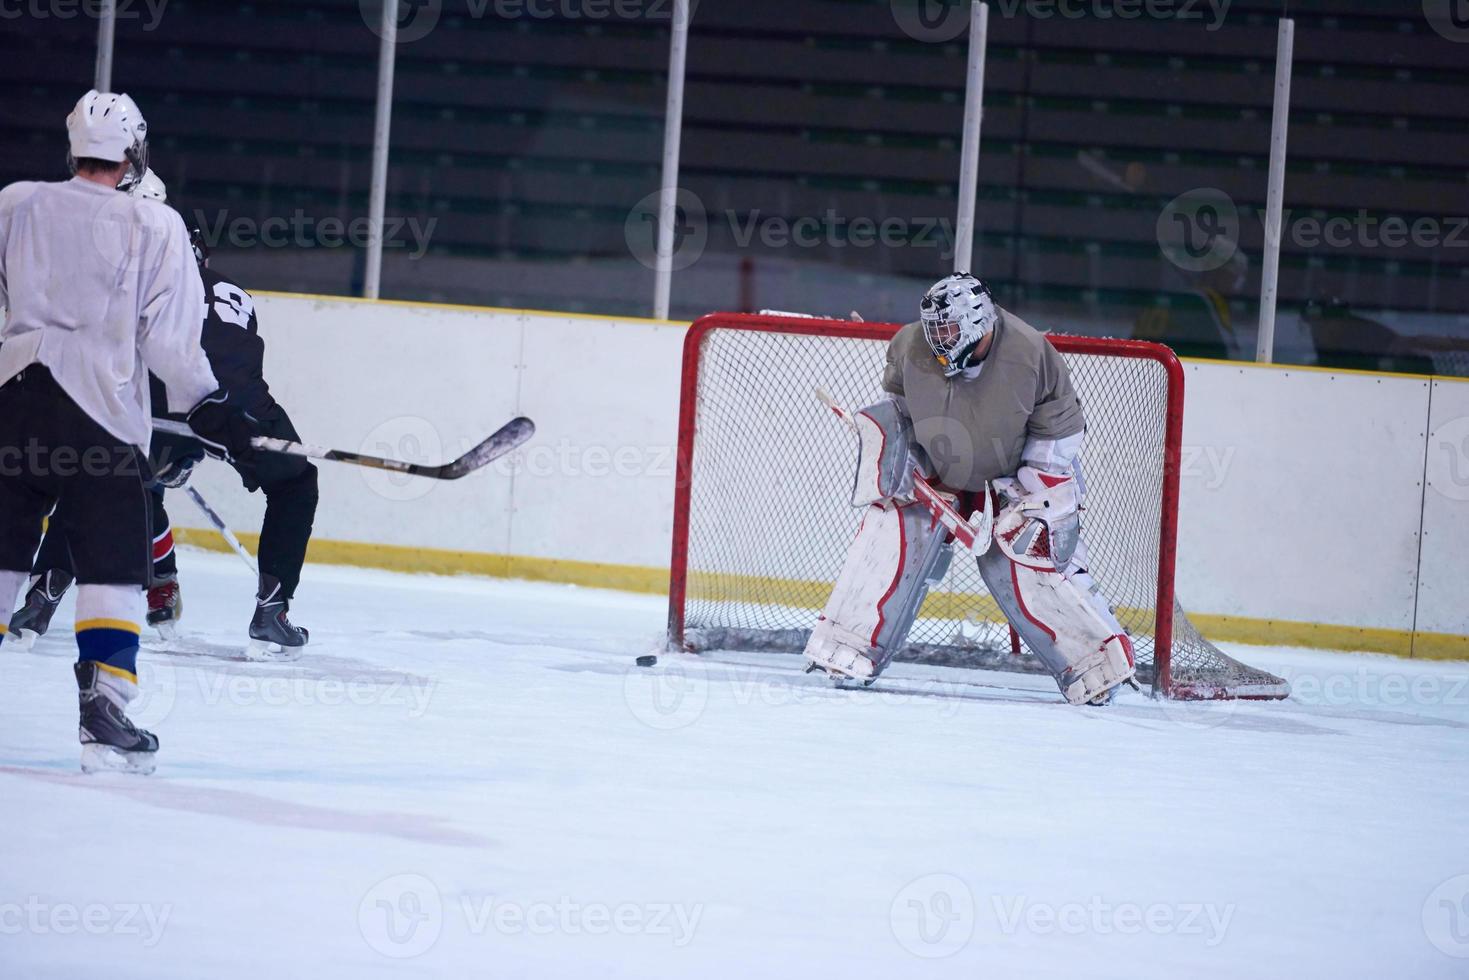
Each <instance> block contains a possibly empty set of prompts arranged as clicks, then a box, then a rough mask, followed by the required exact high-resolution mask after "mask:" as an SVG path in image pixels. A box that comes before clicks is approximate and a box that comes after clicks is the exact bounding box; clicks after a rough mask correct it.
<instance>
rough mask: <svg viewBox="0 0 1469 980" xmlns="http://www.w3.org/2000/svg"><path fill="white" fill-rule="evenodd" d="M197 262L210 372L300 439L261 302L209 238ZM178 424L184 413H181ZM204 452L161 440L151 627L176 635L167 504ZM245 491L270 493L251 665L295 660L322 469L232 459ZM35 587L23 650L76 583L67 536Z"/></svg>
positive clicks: (23, 621) (242, 401) (52, 548)
mask: <svg viewBox="0 0 1469 980" xmlns="http://www.w3.org/2000/svg"><path fill="white" fill-rule="evenodd" d="M135 193H136V194H137V195H138V196H143V197H148V198H152V199H154V200H158V201H165V200H166V199H167V198H166V191H165V190H164V187H163V184H162V182H161V181H159V180H157V178H156V177H155V176H153V174H152V173H151V171H150V172H149V174H148V178H147V179H145V181H143V182H142V183H140V185H139V187H138V188H137V190H136V191H135ZM191 238H192V243H193V247H194V254H195V258H196V260H197V262H198V265H199V273H200V277H201V278H202V280H203V283H204V298H205V303H206V307H207V313H206V316H205V319H204V329H203V335H202V339H203V346H204V352H205V354H206V355H207V356H208V359H209V364H210V367H211V368H212V369H213V370H214V373H215V376H216V377H217V378H219V380H220V384H221V385H222V386H224V387H225V388H227V389H228V390H229V391H230V400H231V403H232V404H234V405H237V406H239V407H240V408H241V409H242V410H243V411H244V412H246V413H247V414H248V415H249V417H250V418H251V419H252V420H253V424H254V425H255V426H256V428H257V429H258V431H259V432H260V433H261V434H263V435H266V436H270V437H272V438H278V439H289V440H291V441H293V442H296V441H299V440H300V436H299V435H298V434H297V432H296V429H295V427H294V426H293V425H292V423H291V420H290V417H289V416H288V415H287V414H286V411H285V409H283V408H282V407H281V406H280V405H279V404H278V403H277V402H276V401H275V399H274V398H273V397H272V396H271V393H270V386H269V385H268V384H267V383H266V381H265V377H264V359H265V343H264V341H263V340H262V339H261V338H260V333H259V324H258V322H257V319H256V315H255V303H254V300H253V298H252V297H251V296H250V294H249V293H248V292H247V291H246V290H245V289H244V288H243V287H241V286H240V285H239V284H238V283H236V282H234V281H233V280H231V279H228V278H227V277H225V276H223V275H221V274H219V273H218V272H216V271H214V270H212V269H210V268H209V250H208V246H207V244H206V243H205V242H204V240H203V236H202V234H200V233H199V231H198V230H197V229H195V230H194V231H193V232H192V234H191ZM153 385H154V390H153V396H154V402H153V404H154V410H155V414H157V415H159V416H164V417H167V416H166V411H167V406H166V402H165V400H164V398H163V395H164V392H163V390H162V385H161V383H160V382H158V380H157V379H156V378H155V379H154V380H153ZM174 417H175V418H177V416H174ZM204 452H205V448H204V446H203V445H202V444H200V443H198V442H195V441H193V440H188V439H181V438H178V437H172V436H165V435H162V434H158V435H155V436H154V441H153V452H152V457H153V460H152V461H153V467H154V470H155V471H156V473H157V475H158V480H157V482H156V483H155V485H154V487H153V501H152V507H153V560H154V566H153V582H152V587H151V588H150V589H149V592H148V622H149V624H150V625H152V626H154V627H155V628H157V629H158V630H159V631H160V632H161V633H163V634H164V635H165V636H171V635H172V632H173V627H174V624H175V622H176V620H177V619H178V618H179V616H180V615H181V613H182V608H183V607H182V601H181V592H180V589H179V585H178V579H177V564H176V560H175V558H174V554H173V537H172V532H171V529H170V526H169V521H168V514H167V511H166V510H165V509H164V506H163V492H164V488H165V487H172V488H177V487H181V486H183V485H184V484H185V483H186V482H187V481H188V478H189V474H190V471H191V470H192V468H193V465H194V464H195V463H196V462H197V461H198V460H199V459H200V458H201V457H202V456H203V455H204ZM231 463H232V465H233V466H234V467H235V470H236V471H237V472H238V473H239V475H240V479H241V480H242V482H243V483H244V485H245V488H246V489H247V490H249V491H251V492H252V493H253V492H254V491H256V490H263V491H264V493H265V498H266V508H265V521H264V524H263V526H262V527H261V531H260V548H259V554H258V555H257V559H258V562H259V565H260V582H259V590H258V592H257V594H256V605H255V613H254V616H253V617H252V618H251V622H250V644H249V648H248V651H247V655H248V656H249V657H250V659H252V660H295V659H297V658H298V657H299V656H300V654H301V648H302V647H304V646H305V645H306V642H307V640H308V639H309V633H308V631H307V630H305V629H302V628H300V627H297V626H295V625H293V624H292V623H291V621H290V618H289V611H290V602H291V600H292V598H293V597H294V596H295V592H296V587H297V585H298V584H299V583H300V580H301V567H302V565H303V564H304V563H305V560H306V549H307V545H308V543H309V542H310V539H311V530H312V525H313V522H314V521H315V517H316V504H317V497H318V491H317V471H316V467H315V466H313V465H312V464H311V463H310V462H309V461H307V460H305V459H302V458H301V457H299V456H287V455H283V454H277V453H258V454H255V455H253V456H252V457H251V458H250V459H249V460H247V461H236V460H232V461H231ZM32 574H33V584H32V587H31V590H30V592H29V593H28V594H27V596H26V603H25V605H24V607H23V608H22V609H21V610H20V612H18V613H17V614H16V616H15V617H14V618H13V619H12V620H11V623H10V632H11V633H12V634H14V635H15V636H16V637H17V638H19V640H20V642H21V643H22V644H23V645H29V644H30V643H33V642H34V640H35V637H36V636H39V635H41V634H44V633H45V632H46V629H47V628H48V626H49V624H50V619H51V615H52V613H53V612H54V611H55V609H56V606H57V604H58V603H59V602H60V600H61V597H62V595H64V594H65V591H66V586H67V585H68V584H69V581H70V569H69V562H68V554H67V545H66V542H65V540H64V538H62V537H61V536H59V535H54V534H52V535H48V536H47V540H46V541H45V543H44V544H43V546H42V549H41V552H40V554H39V555H37V558H36V564H35V567H34V569H33V572H32Z"/></svg>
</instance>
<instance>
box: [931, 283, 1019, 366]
mask: <svg viewBox="0 0 1469 980" xmlns="http://www.w3.org/2000/svg"><path fill="white" fill-rule="evenodd" d="M918 315H919V318H920V319H921V320H922V322H923V337H924V339H925V340H927V341H928V346H929V348H930V349H931V350H932V351H933V356H934V357H936V358H938V362H939V365H940V366H942V367H943V369H944V377H947V378H952V377H953V376H954V375H956V374H958V373H959V372H961V371H963V370H964V369H965V368H966V367H968V366H969V363H970V361H971V359H972V358H973V356H974V349H975V348H976V347H978V346H979V344H980V342H981V341H983V340H984V338H986V337H988V336H989V335H990V334H992V333H994V331H995V324H996V323H998V322H999V318H1000V317H999V313H997V312H996V310H995V301H994V297H993V296H991V295H990V288H989V287H988V286H986V285H985V284H984V283H982V282H980V281H979V280H978V279H976V278H974V277H973V276H971V275H970V274H969V273H967V272H960V273H956V274H954V275H952V276H949V277H948V278H947V279H940V280H939V281H938V282H937V283H935V284H934V285H933V288H931V289H930V290H929V291H928V292H927V293H925V294H924V296H923V302H922V304H920V306H919V311H918Z"/></svg>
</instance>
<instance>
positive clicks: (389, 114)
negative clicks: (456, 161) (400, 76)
mask: <svg viewBox="0 0 1469 980" xmlns="http://www.w3.org/2000/svg"><path fill="white" fill-rule="evenodd" d="M378 33H379V35H380V36H381V38H382V43H381V44H380V45H379V46H378V54H377V120H376V122H375V123H374V124H373V128H372V190H371V192H370V194H369V197H368V205H367V236H368V237H367V273H366V276H365V277H364V282H363V287H362V295H363V296H365V297H367V298H368V299H377V298H378V295H379V293H381V291H382V282H383V221H384V218H385V212H386V210H387V201H388V143H389V141H390V138H391V133H392V124H393V67H394V65H395V63H396V61H397V57H398V0H383V21H382V26H381V28H380V29H379V32H378Z"/></svg>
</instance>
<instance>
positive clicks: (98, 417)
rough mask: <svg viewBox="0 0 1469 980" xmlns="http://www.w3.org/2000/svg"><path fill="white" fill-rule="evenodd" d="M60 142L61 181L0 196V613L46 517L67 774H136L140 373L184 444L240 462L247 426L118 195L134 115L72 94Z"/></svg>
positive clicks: (161, 220) (187, 268)
mask: <svg viewBox="0 0 1469 980" xmlns="http://www.w3.org/2000/svg"><path fill="white" fill-rule="evenodd" d="M66 126H67V136H68V140H69V143H70V149H71V153H70V163H71V166H72V171H73V173H74V174H75V176H74V177H73V178H72V179H71V180H68V181H63V182H54V183H42V182H31V181H23V182H20V183H15V184H11V185H9V186H8V187H5V188H4V189H3V190H0V306H4V307H5V308H6V315H5V321H4V325H3V327H0V606H3V608H4V609H5V611H6V612H7V613H8V612H9V610H11V609H14V608H15V600H16V598H17V596H18V595H19V593H20V591H21V588H22V587H23V586H24V585H25V583H26V579H27V576H28V573H29V570H30V566H31V558H32V556H33V555H34V554H35V551H36V547H37V545H38V544H39V543H40V539H41V531H42V522H43V520H44V519H45V518H46V516H47V515H48V514H52V513H53V512H55V513H56V515H57V517H56V519H58V520H64V521H65V522H66V523H67V525H68V526H67V528H66V530H67V536H68V539H69V541H70V543H71V548H72V552H73V557H74V559H75V566H76V573H77V582H78V584H79V586H80V588H79V589H78V594H77V613H76V618H77V623H76V640H77V648H78V660H77V664H76V668H75V673H76V679H77V687H78V690H79V701H80V725H79V734H80V739H81V743H82V768H83V769H84V770H87V771H92V770H96V769H119V770H124V771H131V772H151V771H152V769H153V767H154V764H155V763H154V759H155V757H156V752H157V750H158V739H157V738H156V737H155V736H154V735H152V734H151V733H149V732H145V731H141V730H139V729H138V728H137V727H136V726H134V725H133V723H132V722H131V721H130V720H129V719H128V717H127V713H126V709H127V705H128V703H129V702H130V701H131V700H132V699H133V698H134V697H135V696H136V694H137V655H138V636H139V633H140V632H141V623H142V619H143V615H142V611H143V588H144V586H145V584H146V583H147V581H148V575H149V559H150V552H151V547H150V546H151V534H150V533H149V526H148V523H149V520H148V514H149V507H148V500H147V491H146V490H145V485H146V483H147V481H148V479H149V474H148V463H147V448H148V445H149V441H150V437H151V421H150V416H151V413H150V411H149V392H148V371H150V370H151V371H152V372H153V373H155V374H156V375H158V376H159V377H160V378H161V379H163V381H164V383H165V384H166V385H167V388H168V395H169V403H170V407H171V408H172V409H173V410H175V411H179V412H187V413H188V419H189V424H190V425H191V426H192V427H193V429H194V431H195V432H196V433H198V434H199V436H200V437H201V438H203V439H206V440H208V441H210V442H211V443H214V444H217V445H221V446H224V447H226V448H227V449H228V451H229V452H230V453H232V454H235V455H238V456H248V455H250V454H251V452H252V450H251V448H250V438H251V437H252V435H253V434H254V426H253V423H252V421H251V420H250V419H249V418H248V417H247V416H245V415H244V414H243V413H241V412H239V411H238V410H236V409H235V408H234V407H233V406H232V405H231V404H230V401H229V397H228V393H227V392H224V391H221V390H220V389H219V385H218V383H217V382H216V380H215V377H214V373H213V372H212V371H211V370H210V367H209V361H208V360H207V359H206V357H205V355H204V350H203V348H202V347H201V346H200V340H199V338H200V331H201V329H202V325H203V322H204V289H203V285H202V283H201V280H200V277H199V270H198V267H197V266H196V265H195V262H194V253H193V249H192V248H191V247H190V245H189V236H188V233H187V231H186V230H185V229H184V224H183V220H182V219H181V218H180V217H179V215H178V214H177V213H176V212H174V211H172V210H171V209H169V208H167V207H164V206H162V205H160V204H158V203H156V202H154V201H149V200H144V199H139V198H134V197H130V196H128V195H126V194H119V193H118V189H119V188H120V187H126V186H129V185H131V184H132V183H135V182H136V181H138V180H139V179H141V178H142V175H143V174H144V172H145V171H146V168H147V138H148V129H147V123H146V122H145V121H144V119H143V116H142V113H141V112H140V111H139V110H138V107H137V105H135V104H134V103H133V100H132V99H130V98H129V97H128V96H126V95H121V94H112V93H102V92H96V91H92V92H88V93H87V94H86V95H85V96H83V97H82V98H81V100H80V101H78V102H77V104H76V108H75V109H73V110H72V112H71V114H70V115H69V116H68V117H67V121H66ZM63 501H64V502H65V505H66V506H64V507H58V505H59V504H60V503H61V502H63ZM6 619H8V616H0V623H3V621H4V620H6ZM5 631H6V628H5V626H4V625H0V650H3V649H4V633H5Z"/></svg>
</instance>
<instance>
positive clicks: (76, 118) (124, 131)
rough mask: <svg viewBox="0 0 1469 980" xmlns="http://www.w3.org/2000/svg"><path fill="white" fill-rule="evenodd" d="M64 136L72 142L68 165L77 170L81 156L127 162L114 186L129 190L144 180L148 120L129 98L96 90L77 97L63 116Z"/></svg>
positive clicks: (146, 166) (146, 164) (73, 170)
mask: <svg viewBox="0 0 1469 980" xmlns="http://www.w3.org/2000/svg"><path fill="white" fill-rule="evenodd" d="M66 135H67V138H68V140H69V141H70V144H71V152H70V154H69V155H68V156H67V164H68V165H69V166H70V167H71V171H72V173H76V162H77V160H79V159H81V158H83V157H90V158H92V159H94V160H107V161H110V162H112V163H123V162H127V163H128V164H130V165H131V166H129V167H128V172H127V174H126V175H125V176H124V177H123V179H122V182H121V183H119V184H118V185H117V189H118V190H120V191H126V190H130V189H131V188H132V186H133V185H134V184H136V183H137V182H138V181H140V180H142V179H143V174H144V173H145V172H146V171H147V169H148V123H147V121H146V120H145V119H144V118H143V113H142V111H141V110H139V109H138V104H137V103H136V102H134V101H133V100H132V98H131V97H129V96H127V95H123V94H115V93H112V92H99V91H97V90H96V89H92V91H90V92H88V93H87V94H86V95H84V96H82V97H81V98H80V99H78V100H77V104H76V108H74V109H72V110H71V115H69V116H67V117H66Z"/></svg>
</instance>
